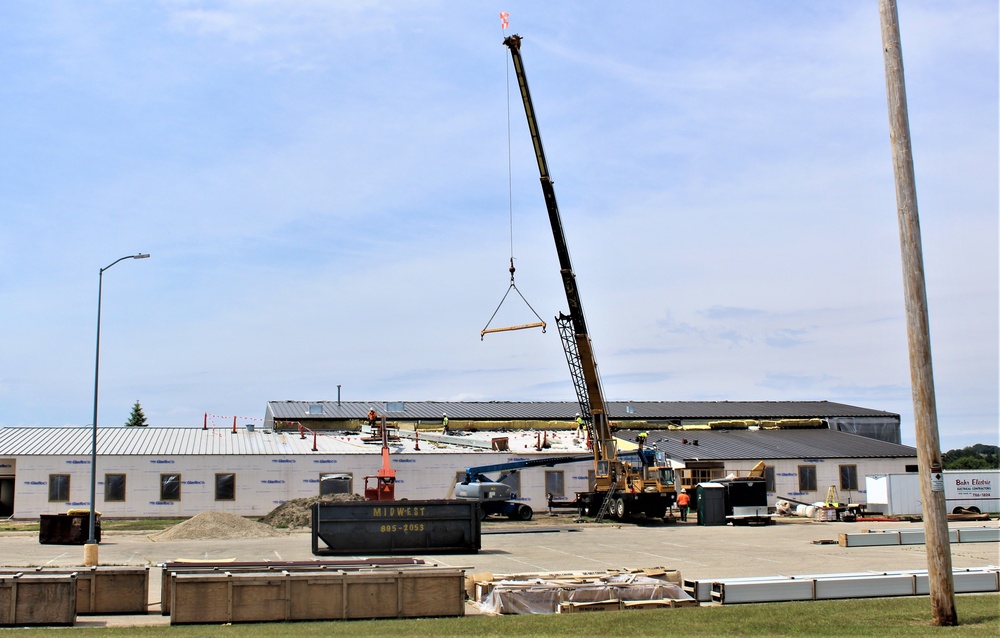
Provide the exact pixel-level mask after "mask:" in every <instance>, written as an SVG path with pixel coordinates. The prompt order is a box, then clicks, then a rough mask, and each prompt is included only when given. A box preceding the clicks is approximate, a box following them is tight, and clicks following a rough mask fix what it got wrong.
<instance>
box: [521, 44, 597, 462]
mask: <svg viewBox="0 0 1000 638" xmlns="http://www.w3.org/2000/svg"><path fill="white" fill-rule="evenodd" d="M503 43H504V44H505V45H506V46H507V48H508V49H509V50H510V55H511V59H512V61H513V63H514V73H515V75H516V76H517V85H518V88H519V89H520V91H521V101H522V102H523V103H524V114H525V116H526V117H527V119H528V131H529V132H530V134H531V143H532V145H533V146H534V148H535V159H536V160H537V162H538V173H539V180H540V181H541V185H542V195H543V196H544V198H545V208H546V210H547V211H548V216H549V224H550V225H551V226H552V237H553V239H554V240H555V245H556V254H557V255H558V257H559V272H560V274H561V275H562V280H563V288H564V289H565V291H566V303H567V304H568V305H569V315H563V316H562V317H559V318H557V321H559V322H560V325H562V324H564V323H568V324H569V326H570V327H571V331H570V333H571V336H569V337H568V338H569V339H572V340H573V342H574V343H573V344H572V345H575V350H576V352H575V353H571V350H570V349H567V355H568V358H570V359H577V361H578V364H579V369H578V371H579V373H580V374H581V375H582V377H583V378H582V381H583V385H584V387H585V390H586V396H585V397H584V396H580V397H579V399H580V404H581V406H583V409H584V412H585V414H586V417H585V418H588V420H590V421H591V425H592V427H593V431H594V454H595V458H596V459H597V460H601V461H603V460H609V459H613V458H614V457H615V443H614V437H613V436H612V434H611V426H610V424H609V423H608V417H607V407H606V405H605V401H604V389H603V388H602V387H601V377H600V374H599V373H598V369H597V359H596V357H595V356H594V348H593V344H592V343H591V340H590V334H589V332H588V331H587V319H586V317H585V316H584V314H583V302H582V301H581V300H580V290H579V288H578V287H577V284H576V274H575V273H574V272H573V264H572V262H571V260H570V256H569V247H568V246H567V244H566V235H565V233H564V232H563V226H562V218H561V217H560V215H559V204H558V203H557V202H556V192H555V188H554V187H553V185H552V184H553V183H552V177H551V176H550V175H549V167H548V162H546V160H545V148H544V147H543V146H542V135H541V133H540V132H539V131H538V120H537V118H536V117H535V107H534V105H533V103H532V100H531V91H530V89H529V88H528V78H527V76H526V75H525V73H524V61H523V60H522V59H521V36H519V35H512V36H509V37H507V38H506V39H505V40H504V42H503ZM566 317H568V319H569V321H568V322H567V321H566V320H565V319H566ZM569 364H570V368H571V372H572V371H573V368H574V362H573V361H570V362H569ZM578 394H580V393H579V392H578Z"/></svg>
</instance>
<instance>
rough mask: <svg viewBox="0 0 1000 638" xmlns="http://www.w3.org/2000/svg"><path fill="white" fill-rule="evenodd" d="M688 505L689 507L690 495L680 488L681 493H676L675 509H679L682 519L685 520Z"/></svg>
mask: <svg viewBox="0 0 1000 638" xmlns="http://www.w3.org/2000/svg"><path fill="white" fill-rule="evenodd" d="M689 507H691V497H690V496H688V491H687V490H681V493H680V494H678V495H677V509H679V510H680V511H681V520H682V521H687V519H688V508H689Z"/></svg>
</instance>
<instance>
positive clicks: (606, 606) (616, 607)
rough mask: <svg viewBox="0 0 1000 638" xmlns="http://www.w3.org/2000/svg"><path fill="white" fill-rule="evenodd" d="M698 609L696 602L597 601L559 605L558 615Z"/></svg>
mask: <svg viewBox="0 0 1000 638" xmlns="http://www.w3.org/2000/svg"><path fill="white" fill-rule="evenodd" d="M679 607H698V601H697V600H599V601H595V602H592V603H571V602H566V603H560V604H559V610H558V612H559V613H560V614H575V613H578V612H583V611H623V610H625V611H636V610H644V609H677V608H679Z"/></svg>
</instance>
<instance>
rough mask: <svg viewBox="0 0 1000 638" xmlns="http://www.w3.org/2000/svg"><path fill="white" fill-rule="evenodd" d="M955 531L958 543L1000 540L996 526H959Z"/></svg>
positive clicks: (999, 532) (994, 541)
mask: <svg viewBox="0 0 1000 638" xmlns="http://www.w3.org/2000/svg"><path fill="white" fill-rule="evenodd" d="M955 531H957V532H958V542H960V543H990V542H992V543H996V542H1000V528H997V527H959V528H958V529H957V530H955Z"/></svg>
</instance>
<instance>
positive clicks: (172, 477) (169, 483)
mask: <svg viewBox="0 0 1000 638" xmlns="http://www.w3.org/2000/svg"><path fill="white" fill-rule="evenodd" d="M160 500H161V501H179V500H181V475H180V474H160Z"/></svg>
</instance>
